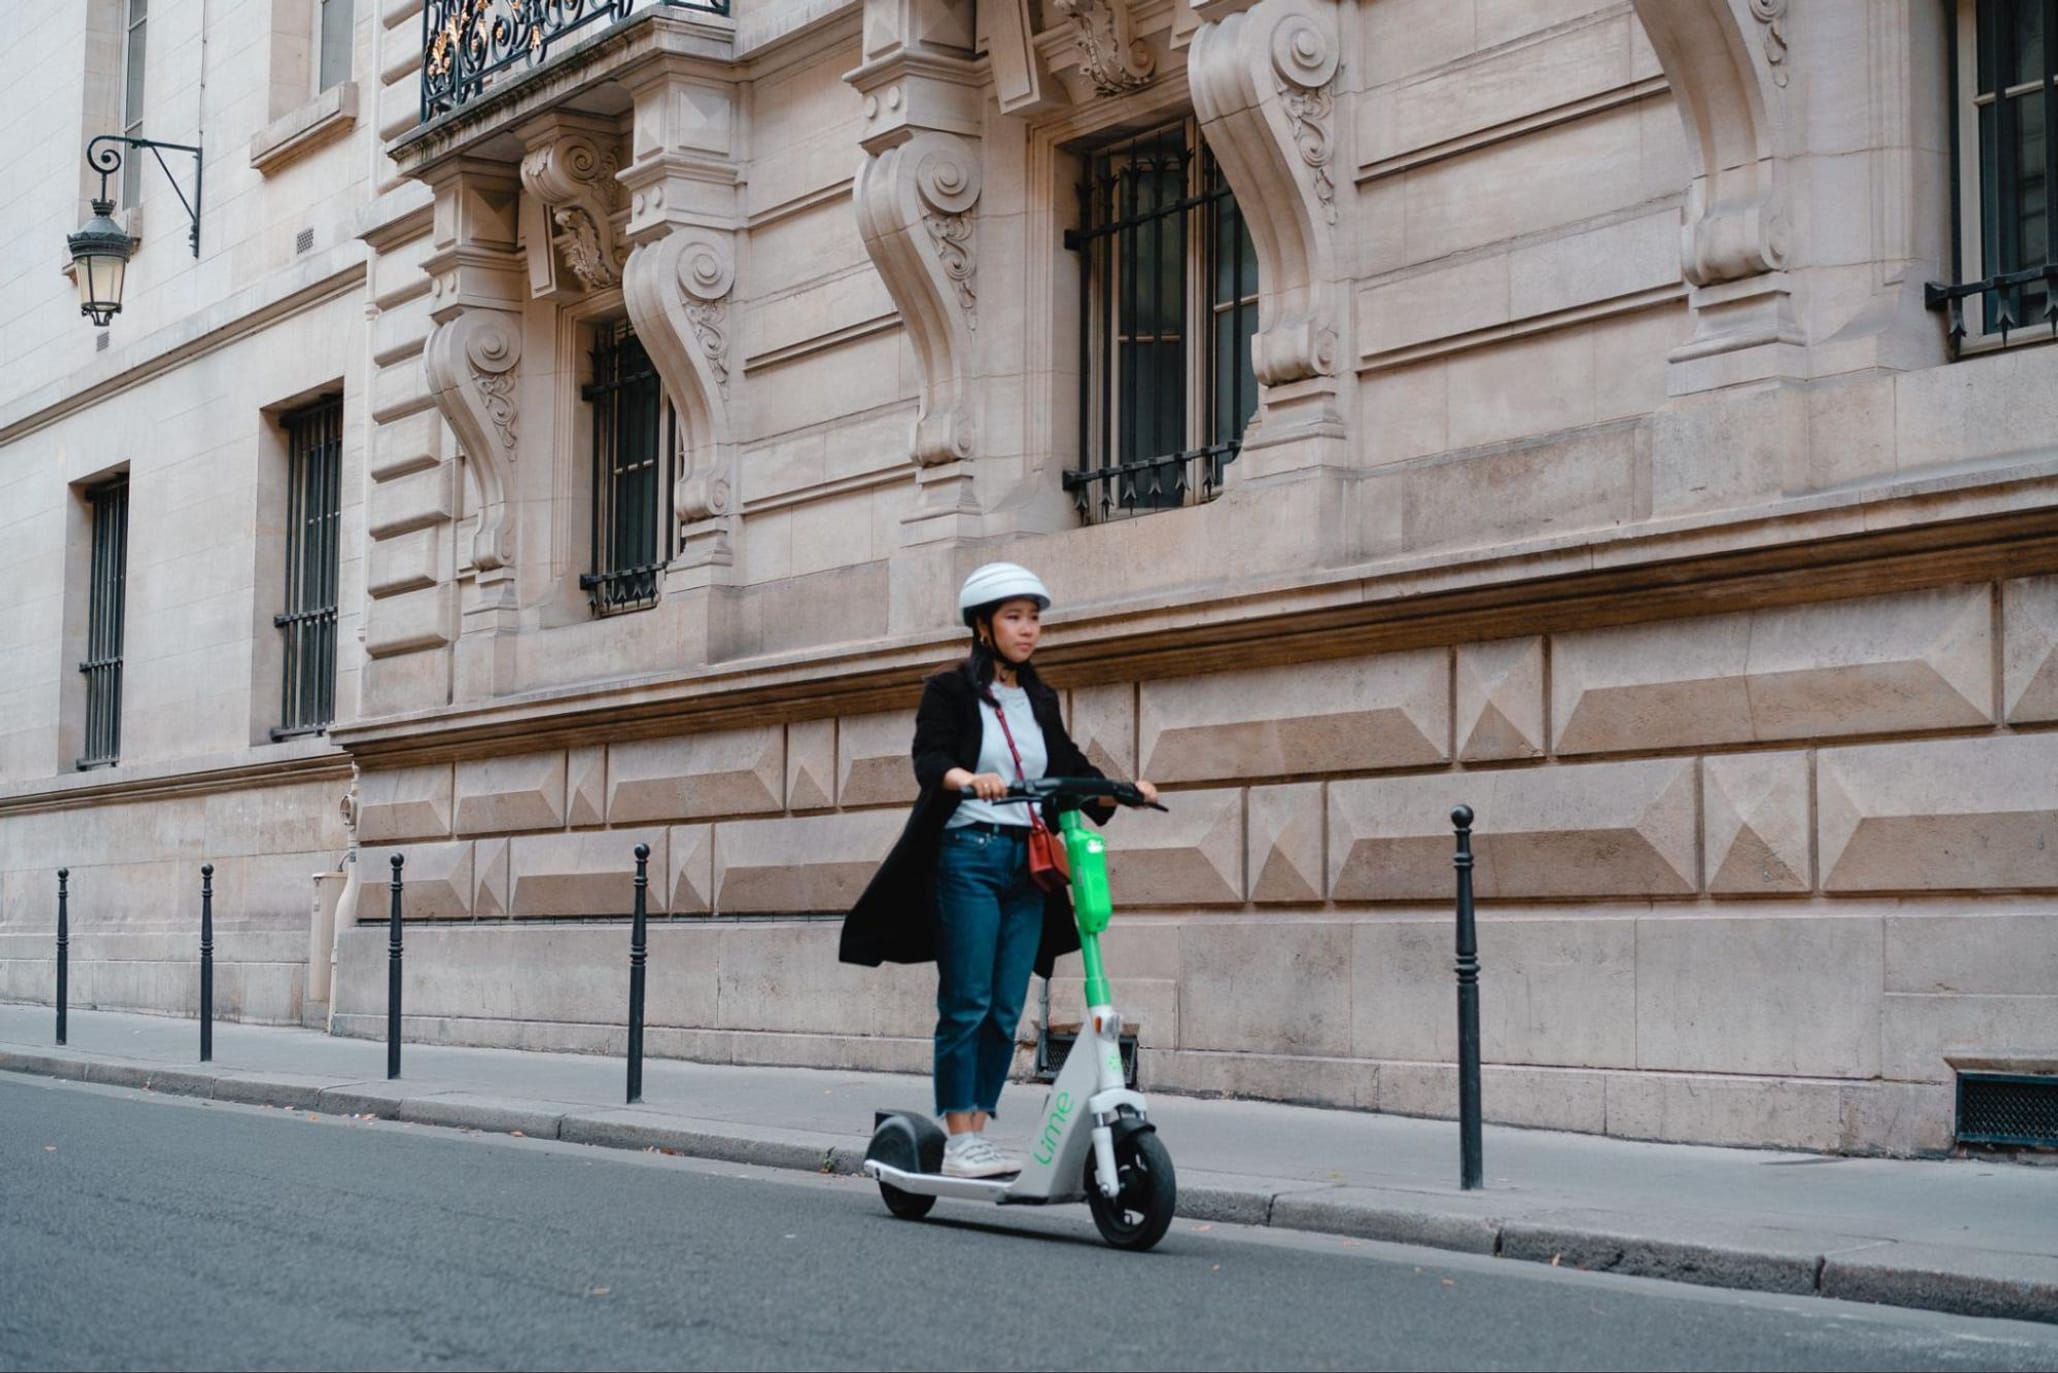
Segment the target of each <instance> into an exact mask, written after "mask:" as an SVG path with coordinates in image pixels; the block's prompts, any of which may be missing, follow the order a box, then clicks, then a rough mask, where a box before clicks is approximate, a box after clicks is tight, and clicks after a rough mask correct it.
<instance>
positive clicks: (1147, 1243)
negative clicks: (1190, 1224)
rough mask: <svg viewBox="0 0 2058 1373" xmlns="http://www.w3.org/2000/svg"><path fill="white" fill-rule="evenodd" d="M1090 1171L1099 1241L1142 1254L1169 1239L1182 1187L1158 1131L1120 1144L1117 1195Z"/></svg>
mask: <svg viewBox="0 0 2058 1373" xmlns="http://www.w3.org/2000/svg"><path fill="white" fill-rule="evenodd" d="M1093 1172H1094V1170H1093V1169H1091V1168H1089V1169H1088V1173H1089V1176H1088V1177H1087V1179H1086V1206H1087V1209H1088V1210H1090V1211H1092V1212H1093V1223H1094V1226H1095V1227H1096V1228H1097V1229H1099V1231H1100V1237H1101V1238H1102V1239H1104V1240H1106V1241H1107V1242H1108V1243H1109V1244H1111V1245H1113V1246H1114V1247H1115V1248H1117V1249H1128V1250H1132V1251H1135V1252H1139V1253H1140V1252H1142V1251H1143V1250H1145V1249H1148V1248H1150V1247H1151V1246H1152V1245H1154V1244H1156V1243H1157V1242H1158V1241H1159V1240H1161V1239H1163V1238H1164V1237H1165V1231H1166V1230H1168V1229H1170V1228H1171V1226H1172V1208H1173V1207H1174V1205H1176V1204H1177V1202H1178V1199H1179V1184H1178V1180H1177V1179H1176V1178H1175V1177H1174V1175H1173V1172H1172V1153H1171V1151H1170V1150H1169V1149H1167V1148H1165V1145H1164V1142H1163V1141H1162V1140H1160V1139H1159V1138H1158V1137H1157V1134H1156V1132H1155V1131H1151V1130H1143V1131H1139V1132H1137V1133H1136V1134H1133V1135H1130V1136H1129V1137H1127V1138H1126V1139H1123V1140H1120V1141H1118V1142H1117V1143H1116V1145H1115V1176H1116V1178H1117V1179H1119V1181H1118V1183H1117V1190H1116V1193H1115V1195H1114V1196H1112V1197H1110V1196H1107V1195H1105V1194H1104V1193H1103V1192H1102V1191H1101V1190H1100V1182H1099V1179H1098V1177H1097V1176H1094V1175H1092V1174H1093Z"/></svg>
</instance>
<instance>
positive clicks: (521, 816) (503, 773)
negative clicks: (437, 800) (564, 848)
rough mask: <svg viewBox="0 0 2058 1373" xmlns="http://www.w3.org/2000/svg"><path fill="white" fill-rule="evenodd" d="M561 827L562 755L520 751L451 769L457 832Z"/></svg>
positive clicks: (563, 761) (563, 781)
mask: <svg viewBox="0 0 2058 1373" xmlns="http://www.w3.org/2000/svg"><path fill="white" fill-rule="evenodd" d="M564 823H565V756H564V754H563V753H520V754H514V755H511V756H508V757H503V758H487V759H482V760H480V761H477V762H465V763H459V764H458V765H457V832H458V833H459V834H505V833H507V832H509V831H510V830H553V829H562V828H564Z"/></svg>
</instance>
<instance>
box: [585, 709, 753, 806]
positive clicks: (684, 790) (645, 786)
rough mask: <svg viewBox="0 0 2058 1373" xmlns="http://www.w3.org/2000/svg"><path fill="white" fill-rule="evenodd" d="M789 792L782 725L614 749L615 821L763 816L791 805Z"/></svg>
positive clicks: (610, 797)
mask: <svg viewBox="0 0 2058 1373" xmlns="http://www.w3.org/2000/svg"><path fill="white" fill-rule="evenodd" d="M785 789H786V731H785V729H784V727H782V726H779V725H770V726H767V727H765V728H762V729H736V730H721V731H717V732H714V733H710V734H692V735H688V736H686V737H685V738H683V739H650V740H643V741H639V742H636V743H630V744H611V745H609V746H608V751H607V822H608V823H609V824H610V825H620V824H625V823H630V822H634V821H639V820H704V819H709V818H712V817H716V816H724V815H754V814H762V813H764V812H767V811H776V810H780V809H783V808H784V805H785Z"/></svg>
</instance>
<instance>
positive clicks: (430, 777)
mask: <svg viewBox="0 0 2058 1373" xmlns="http://www.w3.org/2000/svg"><path fill="white" fill-rule="evenodd" d="M450 793H451V781H450V764H448V763H434V764H431V765H430V766H428V767H419V768H389V769H385V770H382V771H375V772H366V773H364V774H363V775H362V776H360V777H359V778H358V779H357V838H358V842H359V843H361V844H384V843H388V842H390V841H392V840H397V839H442V838H448V837H449V835H450Z"/></svg>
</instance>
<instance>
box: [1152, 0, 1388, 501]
mask: <svg viewBox="0 0 2058 1373" xmlns="http://www.w3.org/2000/svg"><path fill="white" fill-rule="evenodd" d="M1338 20H1339V16H1338V13H1337V6H1336V4H1335V3H1334V0H1261V2H1260V3H1259V4H1257V5H1255V6H1253V7H1251V8H1250V9H1247V10H1243V11H1240V12H1236V13H1230V14H1227V15H1224V16H1222V17H1220V18H1212V19H1210V21H1209V22H1207V23H1204V24H1202V25H1201V27H1200V29H1199V30H1198V31H1197V32H1196V33H1195V34H1194V37H1193V45H1192V48H1191V53H1190V57H1189V61H1188V69H1187V79H1188V82H1189V84H1190V86H1191V88H1192V91H1193V104H1194V111H1195V113H1196V114H1198V115H1199V117H1200V122H1201V131H1202V134H1203V136H1204V137H1205V138H1206V139H1207V142H1208V146H1209V148H1210V149H1211V150H1213V152H1214V154H1215V160H1216V161H1217V162H1218V163H1219V164H1220V165H1221V168H1222V173H1223V175H1224V176H1226V177H1227V178H1228V180H1229V184H1230V186H1231V188H1232V189H1234V190H1235V192H1236V202H1237V205H1238V207H1239V208H1241V209H1242V211H1243V215H1244V221H1245V223H1246V224H1247V225H1249V227H1250V233H1251V241H1252V245H1253V247H1255V249H1256V250H1257V256H1258V286H1259V297H1258V333H1257V337H1256V338H1255V339H1253V340H1252V346H1251V361H1252V366H1253V369H1254V370H1255V372H1256V373H1257V378H1258V381H1259V382H1260V383H1261V384H1262V385H1263V387H1264V390H1263V392H1262V393H1261V395H1260V399H1259V407H1258V414H1257V417H1256V418H1255V419H1254V420H1253V421H1252V422H1251V427H1250V430H1249V431H1248V433H1247V434H1246V435H1245V440H1244V445H1245V450H1246V451H1247V452H1248V451H1251V450H1253V449H1262V448H1265V447H1268V446H1272V445H1278V444H1285V443H1290V442H1296V441H1299V440H1303V439H1308V438H1318V439H1332V440H1333V439H1340V438H1341V437H1342V434H1343V427H1344V421H1343V414H1342V410H1341V407H1340V404H1339V399H1338V397H1339V389H1340V386H1341V382H1340V380H1339V372H1340V370H1341V360H1342V359H1343V358H1344V357H1345V356H1347V351H1346V346H1345V343H1344V340H1343V337H1342V335H1343V333H1344V331H1345V329H1346V328H1347V326H1348V321H1349V310H1348V308H1347V302H1346V300H1345V297H1344V295H1343V288H1342V285H1341V284H1340V283H1339V282H1338V280H1337V267H1336V233H1337V228H1336V226H1337V222H1338V219H1339V206H1338V197H1337V186H1336V180H1335V176H1334V174H1333V170H1332V169H1333V167H1334V166H1335V165H1336V162H1337V158H1336V145H1337V138H1338V135H1339V127H1338V118H1337V112H1336V98H1335V83H1336V76H1337V72H1338V70H1339V68H1340V66H1341V64H1342V56H1343V54H1342V47H1341V42H1340V34H1339V22H1338ZM1239 465H1242V464H1241V463H1240V464H1239ZM1262 465H1263V464H1262V463H1258V464H1252V465H1251V466H1250V467H1247V468H1246V471H1247V472H1248V471H1251V470H1253V469H1254V468H1256V467H1260V466H1262Z"/></svg>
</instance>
